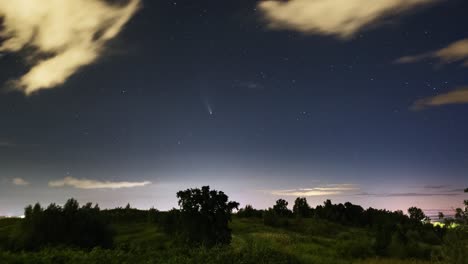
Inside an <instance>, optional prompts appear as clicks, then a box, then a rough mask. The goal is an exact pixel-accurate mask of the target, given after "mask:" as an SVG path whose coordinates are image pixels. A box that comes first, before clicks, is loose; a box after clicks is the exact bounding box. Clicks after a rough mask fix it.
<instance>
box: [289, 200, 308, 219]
mask: <svg viewBox="0 0 468 264" xmlns="http://www.w3.org/2000/svg"><path fill="white" fill-rule="evenodd" d="M293 213H294V215H296V216H299V217H309V216H310V215H311V208H310V206H309V204H308V203H307V199H306V198H305V197H297V198H296V200H295V201H294V206H293Z"/></svg>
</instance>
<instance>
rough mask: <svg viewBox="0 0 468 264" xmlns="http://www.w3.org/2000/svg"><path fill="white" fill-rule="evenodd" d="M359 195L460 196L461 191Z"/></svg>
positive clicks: (364, 194)
mask: <svg viewBox="0 0 468 264" xmlns="http://www.w3.org/2000/svg"><path fill="white" fill-rule="evenodd" d="M356 195H357V196H374V197H431V196H458V195H460V194H459V193H453V192H443V193H438V192H437V193H436V192H403V193H366V192H363V193H358V194H356Z"/></svg>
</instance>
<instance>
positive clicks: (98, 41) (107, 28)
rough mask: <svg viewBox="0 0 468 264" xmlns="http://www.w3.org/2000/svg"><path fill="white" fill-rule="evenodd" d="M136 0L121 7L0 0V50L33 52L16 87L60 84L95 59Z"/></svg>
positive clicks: (92, 0)
mask: <svg viewBox="0 0 468 264" xmlns="http://www.w3.org/2000/svg"><path fill="white" fill-rule="evenodd" d="M139 4H140V0H129V1H128V3H127V4H125V5H117V4H109V2H108V1H101V0H67V1H63V0H41V1H37V0H14V1H11V0H0V18H3V27H2V28H1V29H0V38H3V39H5V41H3V43H2V44H1V45H0V52H19V51H22V50H25V49H27V50H28V51H31V50H33V51H32V52H31V53H30V54H29V55H28V57H27V58H26V59H27V61H28V63H29V64H30V65H31V68H30V70H29V71H28V72H27V73H26V74H25V75H23V76H21V77H20V78H19V79H18V80H14V81H13V82H12V83H13V84H14V86H15V88H16V89H19V90H21V91H23V92H24V93H26V94H31V93H33V92H35V91H38V90H40V89H50V88H54V87H56V86H58V85H61V84H63V83H64V82H65V81H66V80H67V79H68V78H69V77H70V76H71V75H73V74H74V73H75V72H76V71H78V70H79V69H80V68H81V67H83V66H85V65H89V64H91V63H93V62H95V61H96V60H97V59H98V57H99V56H100V55H101V54H102V53H103V52H104V50H105V44H106V43H107V42H108V41H109V40H111V39H113V38H114V37H115V36H116V35H117V34H118V33H119V32H120V31H121V30H122V28H123V26H124V25H125V24H126V23H127V22H128V20H129V19H130V18H131V17H132V16H133V15H134V13H135V12H136V11H137V9H138V7H139Z"/></svg>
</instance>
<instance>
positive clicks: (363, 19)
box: [259, 0, 436, 39]
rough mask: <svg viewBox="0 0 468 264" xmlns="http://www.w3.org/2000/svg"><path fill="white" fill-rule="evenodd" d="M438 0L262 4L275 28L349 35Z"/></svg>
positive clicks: (274, 1) (325, 0) (295, 0)
mask: <svg viewBox="0 0 468 264" xmlns="http://www.w3.org/2000/svg"><path fill="white" fill-rule="evenodd" d="M434 2H436V0H378V1H375V0H288V1H283V0H267V1H262V2H260V3H259V9H260V10H261V11H262V12H263V15H264V17H265V20H266V21H267V23H268V26H269V27H270V28H272V29H288V30H296V31H300V32H303V33H307V34H321V35H333V36H337V37H339V38H343V39H346V38H349V37H351V36H353V35H354V34H356V33H357V32H359V31H360V30H362V29H364V28H366V27H368V26H375V25H376V24H378V23H379V22H381V20H382V19H385V18H388V17H389V16H390V15H397V14H400V13H401V12H402V11H408V10H412V9H415V8H417V7H421V6H423V5H427V4H430V3H434Z"/></svg>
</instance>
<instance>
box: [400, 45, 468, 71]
mask: <svg viewBox="0 0 468 264" xmlns="http://www.w3.org/2000/svg"><path fill="white" fill-rule="evenodd" d="M431 58H432V59H438V60H440V61H441V62H442V63H451V62H456V61H462V63H463V64H464V65H465V66H467V67H468V39H462V40H459V41H456V42H454V43H452V44H450V45H448V46H447V47H444V48H442V49H439V50H436V51H431V52H428V53H423V54H419V55H413V56H405V57H401V58H399V59H398V60H397V63H413V62H418V61H421V60H424V59H431Z"/></svg>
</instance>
